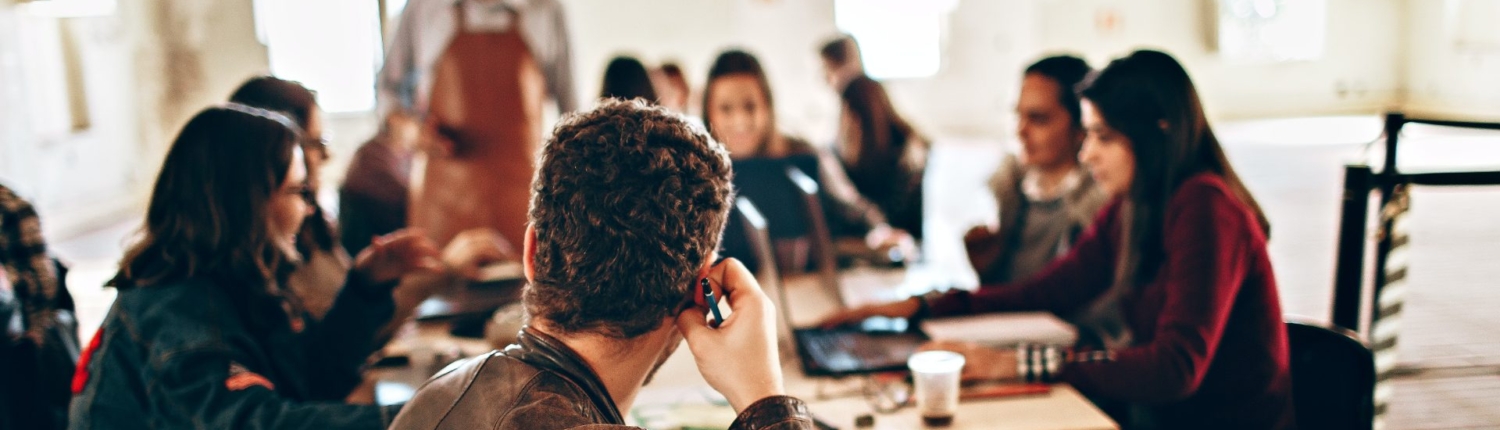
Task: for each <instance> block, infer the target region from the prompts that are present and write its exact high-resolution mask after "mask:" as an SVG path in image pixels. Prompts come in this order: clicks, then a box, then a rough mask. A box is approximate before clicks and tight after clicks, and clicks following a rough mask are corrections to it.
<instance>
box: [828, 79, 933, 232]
mask: <svg viewBox="0 0 1500 430" xmlns="http://www.w3.org/2000/svg"><path fill="white" fill-rule="evenodd" d="M840 99H841V100H842V101H843V117H842V121H841V124H842V127H841V132H840V133H839V136H841V139H840V140H839V142H838V146H837V148H836V150H835V151H834V153H835V154H837V155H838V159H839V161H840V162H841V163H842V164H843V168H844V172H846V173H847V174H848V175H849V180H850V182H852V183H853V184H854V189H855V190H856V191H858V192H859V194H860V195H861V196H864V198H865V199H868V200H869V201H871V202H873V203H875V205H876V206H879V207H880V211H881V212H883V213H885V215H886V218H887V219H888V220H889V222H890V225H891V227H894V228H895V229H897V230H900V231H902V232H905V233H910V235H911V236H912V237H913V238H915V239H917V240H921V239H922V230H923V229H922V206H923V205H922V200H923V199H922V195H923V193H922V182H923V180H922V177H923V175H925V174H926V172H927V151H928V146H929V144H928V142H927V139H925V138H923V137H922V136H921V135H920V134H919V133H917V131H916V130H915V129H913V128H912V126H911V124H909V123H907V122H906V119H904V118H902V117H901V115H900V114H899V113H897V112H896V107H895V106H894V105H892V104H891V99H890V97H889V96H888V95H887V94H886V92H885V87H883V86H881V85H880V83H879V82H875V80H874V79H870V77H868V76H864V75H860V76H857V77H855V78H854V80H852V81H850V82H849V83H848V85H845V86H844V91H843V94H842V95H841V97H840ZM874 233H876V234H878V235H881V236H888V235H891V234H895V233H893V232H890V231H876V232H874Z"/></svg>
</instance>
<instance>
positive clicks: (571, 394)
mask: <svg viewBox="0 0 1500 430" xmlns="http://www.w3.org/2000/svg"><path fill="white" fill-rule="evenodd" d="M697 130H699V129H698V128H696V127H693V126H691V125H689V124H688V123H687V122H686V121H684V120H683V119H682V118H681V117H680V116H677V115H675V114H671V113H668V112H667V111H666V110H665V109H663V108H659V107H658V108H649V107H646V106H645V105H644V104H642V103H640V102H626V101H608V102H605V103H604V104H603V105H602V106H600V107H598V108H596V109H595V110H593V111H590V112H587V113H583V114H579V115H575V116H572V117H569V118H566V119H564V120H563V122H562V124H560V125H559V126H558V127H557V129H556V131H555V135H554V136H553V137H552V139H551V140H549V141H548V142H547V143H546V145H545V146H544V148H543V150H542V155H541V159H540V162H539V170H538V171H537V175H536V178H535V180H534V181H533V184H532V186H531V189H532V196H531V210H530V213H529V214H528V218H529V219H530V224H529V226H528V227H527V229H526V235H525V237H524V247H523V254H522V262H523V265H524V267H525V273H526V277H527V279H528V280H529V281H530V284H529V285H528V286H527V288H526V290H525V292H524V293H523V296H522V301H523V303H524V305H525V307H526V311H527V314H528V315H530V320H529V322H528V324H527V326H526V327H524V328H522V330H521V332H520V334H519V335H518V339H517V341H516V343H514V344H512V345H510V346H508V347H506V348H505V349H504V350H501V351H493V352H490V353H488V354H484V355H481V356H479V357H475V358H472V359H469V360H466V361H462V362H459V363H455V364H454V365H451V366H449V367H448V368H447V369H445V370H444V371H442V372H439V373H438V375H437V376H435V377H434V378H433V379H432V380H431V381H429V382H428V383H427V384H426V385H425V386H423V387H422V389H421V390H419V391H418V392H417V395H416V396H415V397H414V398H413V399H412V401H411V403H409V404H407V405H406V407H405V408H404V409H403V410H402V412H401V415H399V416H397V417H396V420H395V422H394V423H393V424H392V426H391V428H393V429H450V428H451V429H467V428H493V429H513V428H514V429H520V428H524V429H562V428H574V427H580V426H586V427H587V428H611V427H616V426H623V425H624V424H625V422H624V418H623V413H624V412H626V411H629V410H630V407H631V405H632V404H633V403H634V401H635V396H636V394H637V393H638V392H639V391H640V388H641V386H642V385H644V384H645V383H647V382H648V381H649V380H650V379H651V376H652V375H653V374H654V373H655V371H656V369H657V368H659V367H660V366H661V364H662V363H663V362H664V361H665V360H666V359H667V357H669V356H671V354H672V353H673V352H674V351H675V350H676V348H677V346H678V345H679V344H681V343H682V340H683V339H684V338H686V340H687V343H688V346H689V349H691V350H692V353H693V356H694V359H695V360H696V362H697V363H698V370H699V371H700V372H702V374H703V377H704V379H705V380H706V381H708V383H709V385H711V386H712V387H713V388H714V389H715V390H718V391H719V392H720V393H722V394H723V395H724V397H725V398H726V399H727V400H728V401H729V404H730V405H731V406H733V407H734V409H735V410H736V411H737V412H739V415H738V417H737V418H736V419H735V422H734V425H733V426H732V427H731V428H734V429H811V428H813V427H812V421H811V418H810V416H809V415H808V413H807V407H806V405H805V404H804V403H803V402H802V401H801V400H798V399H795V398H792V397H787V396H786V395H785V392H786V390H785V388H784V387H783V386H782V379H781V367H780V365H779V363H778V360H777V357H778V354H777V351H776V334H775V326H776V323H775V320H774V316H775V315H776V314H775V311H774V310H773V309H772V305H771V303H770V299H769V298H767V296H766V295H765V293H764V292H763V291H761V289H760V286H759V285H757V284H756V283H755V279H754V277H753V276H752V275H751V274H750V272H749V271H748V270H746V269H745V268H744V266H743V265H741V264H740V263H739V262H738V261H735V260H733V259H729V260H724V261H723V262H720V263H717V264H716V263H715V262H714V256H715V250H716V249H718V246H719V239H720V235H721V233H722V232H723V230H724V223H725V220H726V219H727V217H728V214H729V210H730V206H731V202H732V194H733V192H732V187H731V185H730V180H729V179H730V166H729V154H728V152H727V151H725V150H724V148H723V147H722V146H720V145H719V144H718V143H716V142H714V141H713V140H711V139H709V137H708V136H707V135H706V134H703V133H702V132H701V131H697ZM705 283H706V284H707V285H709V286H710V288H711V289H712V290H713V291H714V295H715V296H716V297H722V298H724V300H725V301H727V302H728V304H729V307H730V310H731V313H730V314H729V317H728V318H727V319H723V320H722V323H717V324H714V325H710V324H709V323H708V322H707V321H706V319H705V316H704V311H705V310H707V309H708V306H707V305H705V304H704V301H701V300H695V298H697V297H701V295H700V294H699V293H700V291H701V290H700V288H701V287H700V286H701V285H705Z"/></svg>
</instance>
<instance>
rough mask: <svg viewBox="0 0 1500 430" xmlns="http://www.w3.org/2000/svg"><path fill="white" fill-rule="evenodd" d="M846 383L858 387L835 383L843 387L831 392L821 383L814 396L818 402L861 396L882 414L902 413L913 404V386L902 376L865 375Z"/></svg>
mask: <svg viewBox="0 0 1500 430" xmlns="http://www.w3.org/2000/svg"><path fill="white" fill-rule="evenodd" d="M846 381H848V382H853V383H855V384H858V385H857V386H853V385H849V384H838V383H834V384H833V385H841V387H839V388H833V391H829V387H827V386H825V384H823V383H820V384H818V386H817V393H816V394H815V395H814V396H815V397H816V398H817V399H818V400H828V399H836V398H842V397H854V396H856V395H857V396H861V397H864V399H865V403H867V404H869V405H870V409H871V410H873V411H875V412H877V413H882V414H889V413H893V412H896V411H900V410H901V409H902V408H905V407H907V406H911V405H912V404H913V400H912V386H911V384H910V383H908V382H906V379H905V377H904V376H903V375H901V374H872V375H865V376H863V377H861V378H859V379H858V380H846Z"/></svg>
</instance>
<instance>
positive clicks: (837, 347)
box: [802, 331, 916, 372]
mask: <svg viewBox="0 0 1500 430" xmlns="http://www.w3.org/2000/svg"><path fill="white" fill-rule="evenodd" d="M802 346H803V347H804V348H807V352H808V355H809V356H811V357H812V358H813V360H814V361H815V362H817V363H819V364H822V365H823V366H824V367H826V368H827V369H828V370H829V371H832V372H852V371H859V370H868V369H879V368H887V367H899V366H902V365H903V364H905V363H906V358H907V357H910V356H911V353H912V351H913V350H914V349H915V348H916V345H915V344H913V343H912V341H911V340H910V339H907V338H905V337H903V336H891V335H886V336H880V335H870V334H866V333H858V332H848V331H835V332H806V333H803V345H802Z"/></svg>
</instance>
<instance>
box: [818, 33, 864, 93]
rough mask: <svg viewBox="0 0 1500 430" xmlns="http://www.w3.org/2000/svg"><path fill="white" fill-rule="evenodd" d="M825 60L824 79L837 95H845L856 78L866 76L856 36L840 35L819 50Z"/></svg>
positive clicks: (819, 54) (820, 55)
mask: <svg viewBox="0 0 1500 430" xmlns="http://www.w3.org/2000/svg"><path fill="white" fill-rule="evenodd" d="M818 56H819V57H821V58H822V59H823V78H824V80H825V81H826V82H827V83H828V88H832V89H833V91H834V92H836V93H843V92H844V87H846V86H848V85H849V83H850V82H853V81H854V78H857V77H860V76H864V75H865V63H864V59H863V58H861V56H860V53H859V43H858V42H856V41H855V40H854V36H852V35H848V34H840V35H838V36H836V37H834V38H832V39H829V40H828V42H825V43H823V47H822V48H819V49H818Z"/></svg>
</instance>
